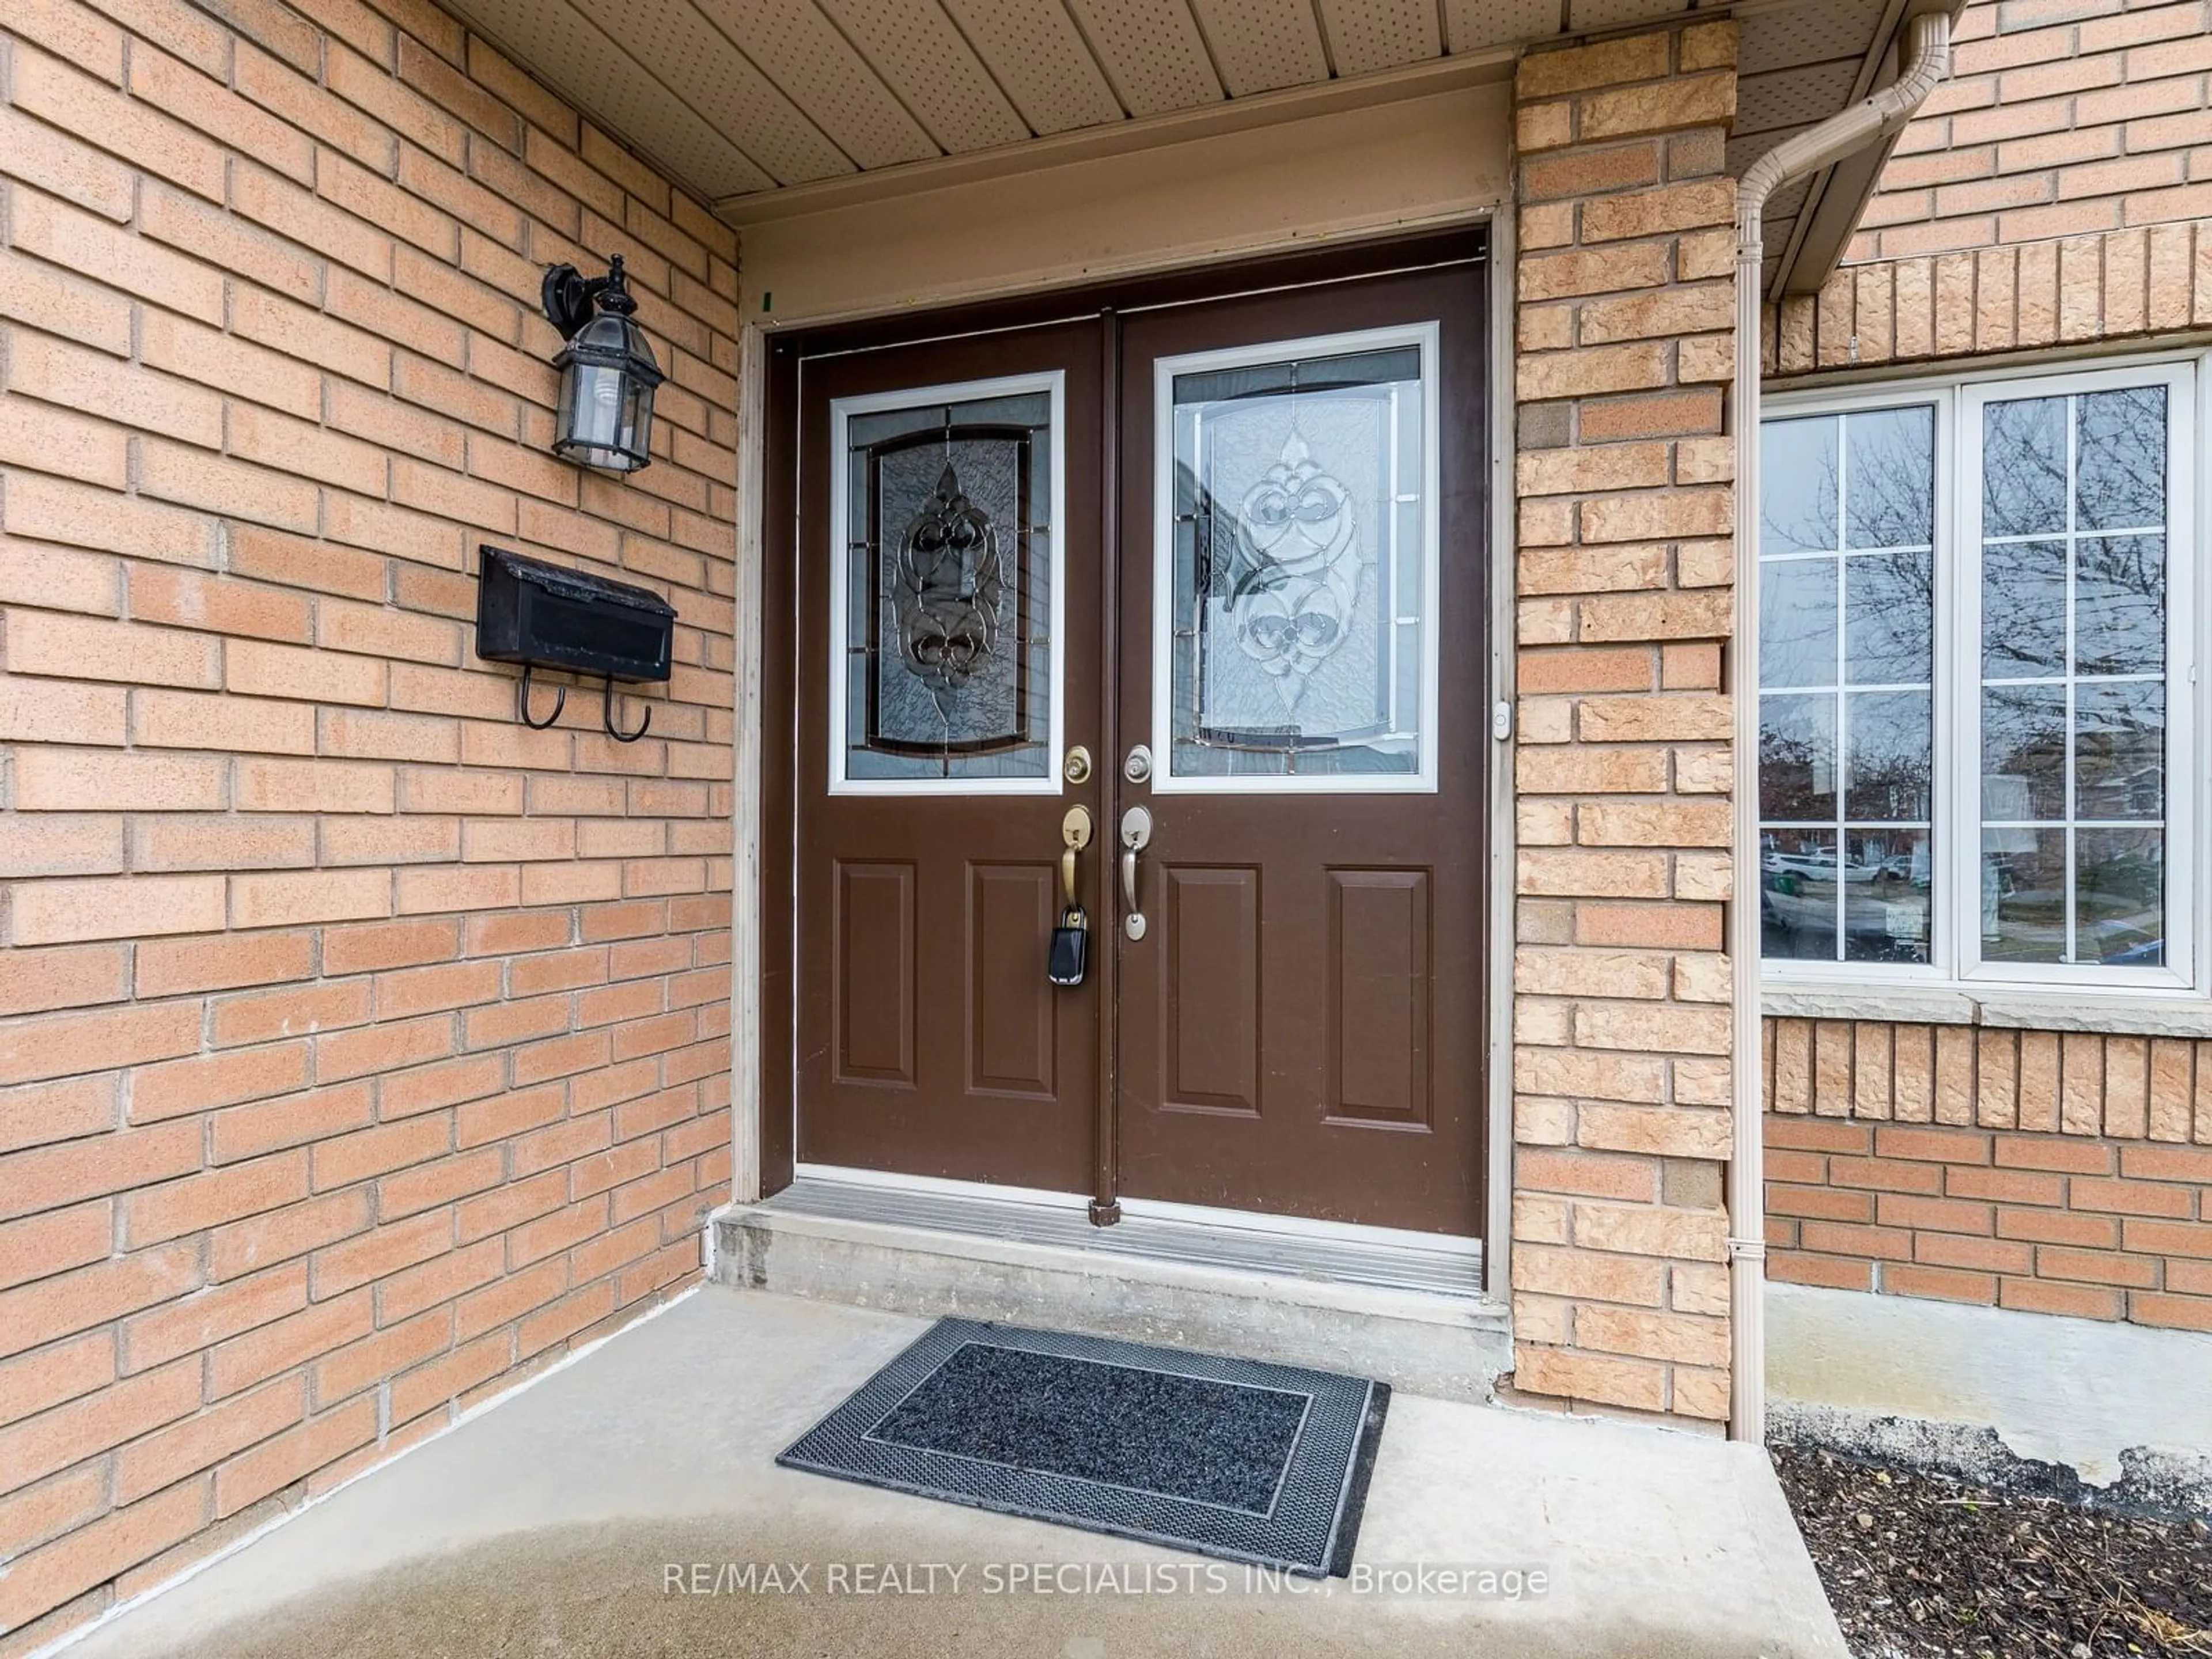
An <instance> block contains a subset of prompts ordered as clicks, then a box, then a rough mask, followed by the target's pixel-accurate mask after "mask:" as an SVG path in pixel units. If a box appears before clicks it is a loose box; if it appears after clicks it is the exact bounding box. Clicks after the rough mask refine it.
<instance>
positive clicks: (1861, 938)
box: [1844, 829, 1934, 962]
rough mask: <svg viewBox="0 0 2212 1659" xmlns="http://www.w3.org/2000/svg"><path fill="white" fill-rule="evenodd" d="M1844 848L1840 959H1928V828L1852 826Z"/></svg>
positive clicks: (1864, 960) (1931, 865)
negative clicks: (1858, 827) (1842, 928)
mask: <svg viewBox="0 0 2212 1659" xmlns="http://www.w3.org/2000/svg"><path fill="white" fill-rule="evenodd" d="M1844 847H1845V863H1844V876H1845V879H1844V959H1845V960H1846V961H1850V962H1925V961H1927V960H1928V943H1929V939H1928V923H1929V905H1928V895H1929V885H1930V882H1929V878H1930V875H1931V873H1932V872H1933V869H1934V860H1933V859H1932V858H1931V857H1930V855H1929V836H1928V831H1926V830H1925V829H1853V830H1851V831H1850V833H1849V834H1848V836H1846V837H1845V841H1844Z"/></svg>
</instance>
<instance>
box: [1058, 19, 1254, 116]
mask: <svg viewBox="0 0 2212 1659" xmlns="http://www.w3.org/2000/svg"><path fill="white" fill-rule="evenodd" d="M1067 9H1068V10H1069V11H1071V12H1073V14H1074V15H1075V21H1076V23H1077V24H1078V26H1079V27H1081V29H1082V30H1083V37H1084V39H1085V40H1086V41H1087V42H1089V44H1090V46H1091V52H1093V53H1094V54H1096V55H1097V58H1098V62H1099V64H1100V66H1101V67H1102V68H1103V69H1104V70H1105V71H1106V78H1107V80H1108V81H1109V82H1111V83H1112V85H1113V88H1114V91H1115V95H1116V96H1118V97H1119V98H1120V99H1121V104H1122V106H1123V107H1124V108H1126V109H1127V111H1128V112H1129V113H1130V114H1132V115H1164V114H1166V113H1167V112H1169V111H1170V110H1178V109H1198V108H1200V107H1201V106H1205V105H1207V104H1218V103H1219V102H1220V101H1221V100H1222V97H1223V96H1224V94H1223V90H1222V86H1221V79H1220V77H1219V76H1217V75H1216V74H1215V73H1214V72H1213V60H1212V58H1211V57H1209V56H1208V55H1207V53H1206V37H1205V36H1204V35H1202V34H1200V33H1199V32H1198V19H1197V18H1195V17H1194V16H1193V15H1191V10H1190V8H1189V7H1188V5H1186V4H1184V3H1183V0H1067Z"/></svg>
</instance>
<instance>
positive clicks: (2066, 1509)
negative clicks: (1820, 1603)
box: [1773, 1447, 2212, 1659]
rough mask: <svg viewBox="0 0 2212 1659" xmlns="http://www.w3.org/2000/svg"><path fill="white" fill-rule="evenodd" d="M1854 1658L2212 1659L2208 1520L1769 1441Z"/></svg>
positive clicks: (2211, 1545) (2211, 1549)
mask: <svg viewBox="0 0 2212 1659" xmlns="http://www.w3.org/2000/svg"><path fill="white" fill-rule="evenodd" d="M1773 1456H1774V1466H1775V1468H1776V1470H1777V1471H1778V1473H1779V1474H1780V1475H1781V1477H1782V1488H1783V1491H1784V1492H1785V1493H1787V1494H1788V1496H1789V1498H1790V1509H1791V1510H1793V1511H1794V1512H1795V1513H1796V1516H1797V1524H1798V1526H1799V1527H1800V1528H1802V1529H1803V1531H1804V1534H1805V1543H1806V1546H1807V1547H1808V1548H1809V1549H1810V1550H1811V1551H1812V1553H1813V1565H1814V1567H1816V1568H1817V1569H1818V1570H1819V1571H1820V1583H1821V1586H1822V1588H1824V1589H1826V1591H1827V1593H1828V1601H1829V1602H1830V1604H1831V1605H1832V1606H1833V1607H1834V1608H1835V1610H1836V1618H1837V1620H1838V1623H1839V1624H1841V1625H1842V1626H1843V1631H1844V1640H1845V1641H1847V1642H1848V1643H1850V1648H1851V1652H1852V1653H1853V1655H1855V1656H1856V1659H1983V1656H1990V1659H2046V1656H2053V1659H2107V1656H2113V1659H2117V1656H2124V1655H2132V1654H2142V1655H2149V1656H2161V1659H2163V1656H2176V1659H2212V1529H2208V1528H2207V1527H2206V1525H2205V1523H2204V1522H2203V1521H2164V1520H2150V1519H2145V1518H2142V1517H2138V1516H2129V1515H2123V1514H2117V1513H2114V1512H2112V1511H2110V1510H2097V1509H2087V1508H2081V1507H2077V1506H2075V1505H2072V1504H2063V1503H2058V1502H2055V1501H2053V1500H2052V1499H2050V1498H2026V1497H2014V1496H2009V1495H2008V1494H2005V1493H2002V1492H1992V1491H1990V1490H1988V1489H1986V1488H1984V1487H1978V1486H1970V1485H1967V1484H1966V1483H1964V1482H1961V1481H1958V1480H1951V1479H1949V1478H1948V1477H1946V1476H1943V1475H1939V1474H1925V1473H1923V1472H1919V1471H1916V1470H1911V1469H1907V1468H1899V1467H1896V1466H1885V1465H1881V1464H1877V1463H1867V1462H1856V1461H1853V1460H1851V1459H1848V1458H1844V1457H1840V1456H1838V1455H1835V1454H1833V1453H1831V1452H1825V1451H1817V1450H1810V1449H1798V1448H1789V1447H1777V1448H1775V1449H1774V1452H1773Z"/></svg>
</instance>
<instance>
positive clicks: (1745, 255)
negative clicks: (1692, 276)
mask: <svg viewBox="0 0 2212 1659" xmlns="http://www.w3.org/2000/svg"><path fill="white" fill-rule="evenodd" d="M1950 72H1951V15H1950V13H1949V12H1948V11H1929V12H1923V13H1922V14H1921V15H1919V16H1917V17H1915V18H1913V19H1912V21H1911V24H1910V26H1909V33H1908V37H1907V41H1906V46H1905V62H1904V64H1903V65H1902V66H1901V69H1900V72H1899V75H1898V77H1897V79H1896V80H1895V81H1893V82H1891V83H1890V84H1889V85H1888V86H1887V87H1884V88H1882V89H1881V91H1880V92H1877V93H1875V94H1874V95H1873V96H1872V97H1870V98H1868V99H1867V100H1864V101H1863V102H1862V103H1857V104H1854V105H1853V106H1851V107H1850V108H1849V109H1847V110H1844V111H1843V112H1840V113H1838V114H1836V115H1832V116H1831V117H1829V118H1828V119H1826V120H1825V121H1823V122H1821V123H1820V125H1818V126H1816V127H1811V128H1808V129H1807V130H1806V131H1803V132H1801V133H1797V134H1795V135H1794V136H1792V137H1788V138H1785V139H1784V140H1783V141H1782V142H1781V143H1778V144H1777V145H1776V146H1775V147H1774V148H1773V149H1770V150H1768V151H1767V152H1766V154H1765V155H1762V156H1760V157H1759V159H1758V160H1757V161H1754V162H1753V163H1752V164H1751V167H1750V168H1749V169H1748V170H1747V172H1746V173H1744V175H1743V179H1742V181H1741V183H1740V184H1739V185H1737V187H1736V198H1735V242H1736V254H1735V371H1736V372H1735V384H1734V388H1733V395H1732V398H1731V404H1732V406H1731V408H1730V410H1729V423H1730V425H1731V426H1732V427H1733V428H1734V429H1735V635H1734V637H1733V639H1732V641H1731V642H1730V672H1729V685H1730V686H1731V687H1732V688H1733V689H1734V690H1735V761H1736V767H1735V893H1734V898H1735V903H1734V906H1733V914H1732V915H1730V917H1729V956H1730V957H1731V960H1732V963H1733V968H1734V993H1735V1007H1734V1010H1733V1012H1734V1015H1735V1042H1734V1050H1733V1051H1734V1053H1735V1068H1734V1073H1735V1086H1734V1092H1733V1101H1734V1105H1735V1148H1734V1155H1733V1157H1732V1158H1730V1160H1729V1234H1730V1236H1729V1242H1728V1250H1729V1292H1730V1293H1729V1304H1730V1307H1729V1311H1730V1314H1731V1318H1730V1320H1729V1332H1730V1341H1731V1347H1732V1352H1731V1354H1730V1360H1731V1365H1730V1376H1731V1381H1732V1384H1733V1386H1732V1388H1731V1389H1730V1400H1731V1402H1732V1403H1731V1405H1730V1407H1729V1437H1731V1438H1732V1439H1736V1440H1748V1441H1752V1442H1753V1443H1763V1442H1764V1441H1765V1438H1766V1303H1765V1282H1766V1239H1765V1233H1766V1157H1765V1139H1764V1134H1765V1097H1764V1096H1765V1091H1764V1088H1763V1087H1762V1073H1763V1070H1764V1068H1763V1067H1762V1066H1761V1065H1760V1064H1759V1042H1760V1024H1759V949H1760V937H1759V935H1760V929H1759V857H1758V848H1759V763H1758V755H1759V695H1758V671H1759V634H1758V629H1759V536H1758V511H1759V373H1760V369H1761V366H1762V362H1763V359H1762V356H1761V353H1760V346H1759V299H1760V293H1759V289H1760V283H1761V277H1760V274H1759V267H1760V265H1761V264H1762V263H1763V261H1764V259H1765V252H1766V250H1765V238H1764V234H1763V229H1762V224H1761V222H1762V221H1763V220H1764V219H1765V215H1766V203H1767V198H1768V197H1771V196H1772V195H1773V193H1774V191H1776V189H1777V188H1778V187H1779V186H1780V185H1783V184H1784V183H1785V182H1787V181H1788V180H1790V179H1795V178H1796V177H1798V176H1800V175H1801V174H1803V173H1810V172H1812V171H1814V169H1815V168H1817V167H1826V166H1827V165H1828V164H1829V163H1831V162H1832V161H1838V160H1840V159H1841V158H1842V157H1844V156H1845V155H1850V153H1851V152H1852V151H1854V150H1856V149H1859V148H1861V147H1862V146H1863V145H1865V144H1869V143H1873V142H1874V141H1875V140H1876V139H1878V138H1881V137H1887V136H1888V135H1889V134H1891V133H1893V132H1895V131H1897V130H1898V129H1899V128H1900V127H1902V126H1903V125H1905V123H1906V122H1907V121H1909V120H1910V119H1911V118H1912V116H1913V115H1914V113H1915V112H1917V111H1918V109H1919V108H1920V106H1921V105H1922V104H1923V103H1924V102H1925V101H1926V100H1927V98H1928V94H1929V93H1931V92H1933V91H1934V90H1935V89H1936V83H1937V82H1940V81H1942V79H1943V78H1944V77H1945V76H1947V75H1948V74H1949V73H1950Z"/></svg>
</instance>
